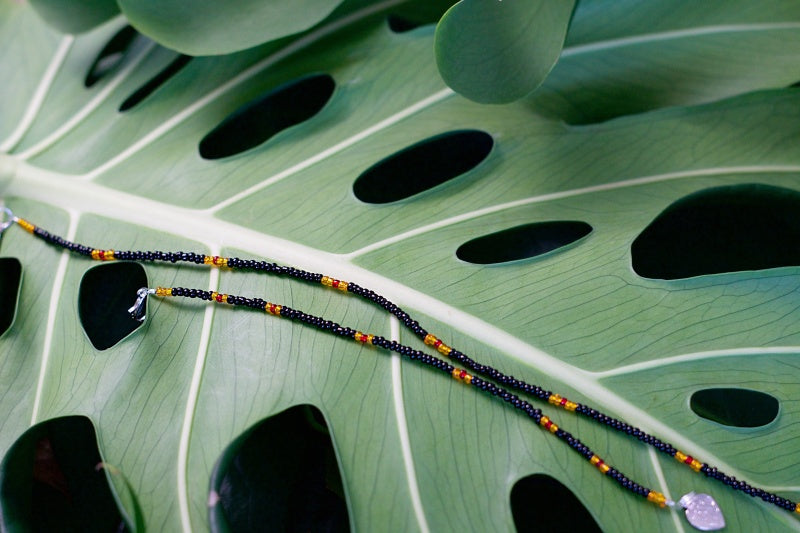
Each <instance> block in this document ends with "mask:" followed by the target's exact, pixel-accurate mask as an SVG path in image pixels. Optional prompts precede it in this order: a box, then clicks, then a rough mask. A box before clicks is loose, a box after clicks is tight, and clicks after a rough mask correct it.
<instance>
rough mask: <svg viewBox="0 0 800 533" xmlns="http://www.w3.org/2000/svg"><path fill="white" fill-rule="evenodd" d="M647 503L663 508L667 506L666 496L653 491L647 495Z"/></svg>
mask: <svg viewBox="0 0 800 533" xmlns="http://www.w3.org/2000/svg"><path fill="white" fill-rule="evenodd" d="M647 501H649V502H652V503H655V504H656V505H658V506H659V507H664V506H665V505H666V504H667V498H666V496H664V495H663V494H661V493H660V492H656V491H654V490H651V491H650V492H648V493H647Z"/></svg>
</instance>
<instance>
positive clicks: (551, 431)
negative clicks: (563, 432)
mask: <svg viewBox="0 0 800 533" xmlns="http://www.w3.org/2000/svg"><path fill="white" fill-rule="evenodd" d="M547 429H549V430H550V433H555V432H556V431H558V426H557V425H555V424H550V427H549V428H547Z"/></svg>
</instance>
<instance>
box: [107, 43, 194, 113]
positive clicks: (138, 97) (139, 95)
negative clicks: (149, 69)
mask: <svg viewBox="0 0 800 533" xmlns="http://www.w3.org/2000/svg"><path fill="white" fill-rule="evenodd" d="M191 59H192V58H191V56H187V55H183V54H181V55H179V56H178V57H176V58H175V59H173V60H172V62H171V63H170V64H169V65H167V66H166V67H165V68H164V69H163V70H162V71H161V72H159V73H158V74H156V75H155V76H153V77H152V78H150V79H149V80H148V81H147V82H146V83H145V84H144V85H142V86H141V87H139V88H138V89H136V90H135V91H133V93H131V95H130V96H128V97H127V98H126V99H125V100H124V101H123V102H122V103H121V104H120V105H119V111H120V113H123V112H125V111H128V110H129V109H132V108H133V107H135V106H137V105H139V104H140V103H141V102H142V101H143V100H144V99H145V98H147V97H148V96H150V95H151V94H153V93H154V92H155V91H156V89H158V88H159V87H161V86H162V85H164V84H165V83H167V81H169V79H170V78H171V77H173V76H174V75H175V74H177V73H178V72H180V71H181V69H183V68H184V67H185V66H186V65H188V64H189V61H191Z"/></svg>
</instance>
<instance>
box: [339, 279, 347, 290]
mask: <svg viewBox="0 0 800 533" xmlns="http://www.w3.org/2000/svg"><path fill="white" fill-rule="evenodd" d="M338 289H339V290H340V291H342V292H347V282H346V281H340V282H339V287H338Z"/></svg>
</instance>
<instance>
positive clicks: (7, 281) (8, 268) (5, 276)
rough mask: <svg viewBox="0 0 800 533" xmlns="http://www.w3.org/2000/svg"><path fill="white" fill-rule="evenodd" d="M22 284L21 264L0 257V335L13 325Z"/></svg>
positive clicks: (17, 261)
mask: <svg viewBox="0 0 800 533" xmlns="http://www.w3.org/2000/svg"><path fill="white" fill-rule="evenodd" d="M21 282H22V264H21V263H20V262H19V259H17V258H16V257H0V335H2V334H3V333H5V332H6V331H8V329H9V328H10V327H11V324H13V323H14V317H15V316H16V313H17V301H18V300H19V287H20V283H21Z"/></svg>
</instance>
